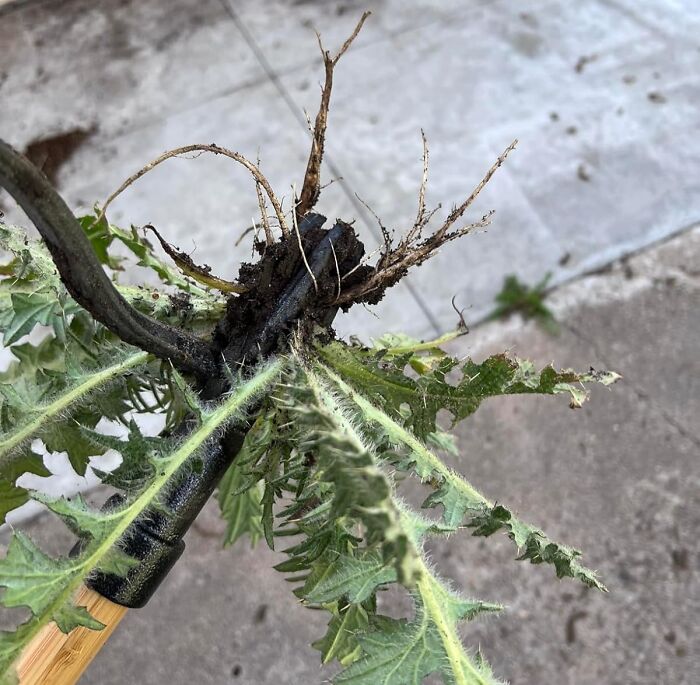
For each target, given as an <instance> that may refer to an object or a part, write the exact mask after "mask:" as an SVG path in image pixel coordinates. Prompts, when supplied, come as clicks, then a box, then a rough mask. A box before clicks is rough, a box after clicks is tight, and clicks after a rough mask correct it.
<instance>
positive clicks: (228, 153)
mask: <svg viewBox="0 0 700 685" xmlns="http://www.w3.org/2000/svg"><path fill="white" fill-rule="evenodd" d="M196 151H199V152H212V153H213V154H215V155H224V156H225V157H229V158H230V159H233V160H234V161H236V162H238V163H239V164H242V165H243V166H244V167H245V168H246V169H248V171H250V173H251V174H252V175H253V177H254V178H255V180H256V182H257V183H259V184H260V185H261V186H262V187H263V188H264V189H265V193H266V194H267V196H268V198H269V199H270V202H271V203H272V206H273V208H274V210H275V214H276V215H277V220H278V221H279V223H280V228H281V229H282V234H283V235H284V236H285V237H287V236H289V226H288V225H287V222H286V220H285V218H284V213H283V212H282V206H281V205H280V203H279V200H278V199H277V197H276V195H275V193H274V191H273V190H272V187H271V186H270V184H269V182H268V180H267V179H266V178H265V176H264V175H263V173H262V171H260V169H259V168H258V167H257V166H256V165H255V164H253V162H251V161H250V160H249V159H247V158H246V157H244V156H243V155H242V154H240V153H239V152H234V151H233V150H228V149H227V148H225V147H219V146H218V145H214V144H211V145H202V144H195V145H186V146H184V147H178V148H175V149H174V150H168V151H167V152H164V153H163V154H162V155H160V157H157V158H156V159H154V160H153V161H152V162H149V163H148V164H146V166H144V167H143V168H141V169H139V171H137V172H136V173H135V174H133V175H131V176H129V178H127V179H126V181H124V183H122V184H121V185H120V186H119V188H117V190H115V191H114V192H113V193H112V194H111V195H110V196H109V197H108V198H107V199H106V200H105V202H104V204H103V205H102V209H101V210H100V213H99V214H98V216H97V223H99V222H100V221H102V219H103V218H104V216H105V212H106V211H107V207H109V205H110V204H111V203H112V202H113V201H114V200H115V199H116V198H117V197H118V196H119V195H121V194H122V193H123V192H124V191H125V190H126V189H127V188H128V187H129V186H130V185H131V184H132V183H135V182H136V181H138V179H140V178H141V177H142V176H144V175H145V174H147V173H148V172H149V171H151V170H152V169H155V167H157V166H158V165H159V164H162V163H163V162H165V161H166V160H167V159H171V158H172V157H179V156H180V155H185V154H187V153H189V152H196Z"/></svg>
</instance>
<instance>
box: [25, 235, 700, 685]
mask: <svg viewBox="0 0 700 685" xmlns="http://www.w3.org/2000/svg"><path fill="white" fill-rule="evenodd" d="M699 260H700V229H695V230H694V231H691V232H689V233H686V234H684V235H683V236H680V237H678V238H675V239H674V240H672V241H670V242H668V243H666V244H664V245H661V246H659V247H656V248H654V249H653V250H649V251H646V252H644V253H641V254H639V255H637V256H634V257H631V258H629V259H626V260H624V261H623V262H618V263H616V264H614V265H612V266H611V267H610V268H609V269H607V270H606V271H605V272H604V273H599V274H594V275H590V276H588V277H587V278H585V279H582V280H580V281H577V282H576V283H572V284H570V285H568V286H565V287H563V288H561V289H559V290H557V291H555V292H554V293H553V294H552V296H551V298H550V303H551V306H552V308H553V309H554V311H555V313H556V316H557V318H558V320H559V321H560V323H561V332H560V334H559V335H558V336H556V337H552V336H550V335H548V334H546V333H544V332H542V331H541V330H540V329H539V328H538V327H537V326H536V325H535V324H531V323H530V324H526V325H524V324H523V323H522V321H519V320H518V319H517V318H513V319H511V320H509V321H507V322H505V323H501V322H498V323H491V324H488V325H484V326H480V327H477V328H476V329H475V330H473V331H472V332H471V333H470V334H469V335H468V336H466V337H464V338H461V339H460V340H458V341H456V342H455V343H453V349H452V352H453V353H455V354H459V355H471V356H473V357H474V358H475V359H480V358H483V357H484V356H485V355H487V354H489V353H492V352H495V351H502V350H503V349H510V350H511V351H513V352H514V353H517V354H519V355H520V356H527V357H529V358H532V359H533V360H535V361H536V362H538V363H540V364H546V363H549V362H554V363H555V364H556V365H558V366H572V367H575V368H587V367H588V366H589V365H590V364H592V365H593V366H595V367H596V368H604V367H606V368H611V369H615V370H617V371H619V372H621V373H622V374H623V375H624V380H623V381H621V382H620V383H618V384H617V385H615V386H613V387H612V388H610V389H605V388H594V390H593V393H592V398H591V400H590V402H589V403H587V404H586V405H584V407H583V408H582V409H579V410H577V411H572V410H570V409H569V408H568V407H567V405H566V402H565V401H564V400H563V399H562V398H539V397H509V398H497V399H493V400H489V401H487V402H486V403H484V405H483V406H482V407H481V408H480V409H479V411H478V412H477V413H476V414H475V415H474V416H473V417H471V418H470V419H469V420H467V421H466V422H464V423H463V424H461V425H460V426H459V428H458V429H457V434H458V437H459V447H460V451H461V454H462V456H461V457H460V458H459V459H456V460H454V463H453V465H454V466H455V468H457V469H459V470H460V471H461V472H463V473H464V474H465V475H466V476H467V477H468V478H469V479H470V481H471V482H472V483H474V484H476V485H477V486H478V487H479V488H480V489H481V490H482V491H483V492H484V493H485V494H486V495H487V496H489V497H491V498H495V499H497V500H498V501H502V502H504V503H507V504H508V505H509V506H512V507H513V508H514V509H515V510H516V511H518V513H519V514H520V516H521V517H522V518H523V519H525V520H527V521H530V522H533V523H536V524H538V525H540V526H541V527H542V528H543V529H544V530H545V531H547V532H548V534H549V535H550V536H551V537H553V538H554V539H557V540H561V541H564V542H566V543H568V544H571V545H574V546H576V547H578V548H580V549H582V550H584V560H585V562H586V563H588V564H589V565H590V566H592V567H594V568H597V569H598V570H599V571H600V574H601V576H602V578H603V580H604V582H605V583H606V584H607V585H608V587H609V588H610V593H609V594H606V595H604V594H602V593H599V592H596V591H592V590H587V589H586V588H584V587H582V586H580V585H579V584H577V583H575V582H573V581H571V580H563V581H557V580H556V578H555V577H554V574H553V572H552V569H551V568H549V567H542V566H531V565H529V564H524V563H521V562H516V561H514V559H513V557H514V554H513V549H512V545H511V543H510V542H509V541H507V540H506V539H505V538H502V537H494V538H489V539H487V540H484V539H477V538H473V537H470V536H468V535H467V534H466V533H465V534H464V535H461V536H454V537H453V538H451V539H450V540H449V541H448V542H447V543H445V544H441V545H440V546H435V547H433V549H432V550H431V552H432V558H433V561H434V564H435V566H436V568H438V569H440V571H441V573H442V574H443V575H445V576H447V577H449V578H451V579H453V580H454V582H455V583H456V584H457V586H459V587H461V588H463V589H464V590H465V592H467V593H468V594H470V595H472V596H475V597H480V598H484V599H488V600H492V601H499V602H503V603H505V604H506V605H507V606H508V609H507V610H506V611H505V612H504V613H503V614H502V615H501V616H500V617H497V618H490V619H488V620H484V621H476V622H474V623H472V624H469V625H467V626H466V627H465V629H464V637H465V640H466V642H467V643H468V644H470V645H472V646H474V647H476V646H477V645H480V646H481V648H482V650H483V651H484V653H485V655H486V656H487V657H488V658H489V659H490V661H491V662H492V663H493V664H494V667H495V670H496V672H497V674H498V675H500V676H501V677H504V678H506V679H508V680H509V682H511V683H512V684H513V685H525V684H529V683H557V684H560V685H594V684H596V685H598V684H600V683H605V684H606V685H631V684H635V685H647V684H648V685H652V684H654V685H655V684H656V683H659V682H663V683H674V685H694V684H695V683H697V682H698V681H699V680H700V655H699V654H698V651H697V645H698V640H699V639H700V634H699V631H698V625H697V615H698V612H699V611H700V558H699V557H698V547H697V530H698V526H700V496H699V492H700V467H699V465H698V457H699V456H700V436H699V435H698V431H697V420H696V419H695V417H696V416H697V412H698V410H699V409H700V403H699V402H698V397H699V396H700V394H699V393H698V378H699V377H700V373H699V372H700V360H699V357H698V350H697V340H698V338H699V336H700V320H699V318H698V316H697V302H698V295H699V292H700V281H699V280H698V275H699V274H698V271H697V264H698V263H700V261H699ZM29 527H30V530H32V531H35V532H36V533H37V534H38V535H39V536H40V538H41V539H44V540H51V541H52V542H53V544H54V545H55V544H56V541H57V540H61V539H62V538H61V532H60V528H61V525H60V524H59V523H56V522H55V521H52V520H51V519H49V518H48V517H43V518H40V519H37V520H35V521H34V522H32V523H31V524H30V526H29ZM222 533H223V526H222V524H221V522H220V521H219V520H218V518H217V513H216V510H215V505H214V504H213V503H210V506H208V507H207V509H206V510H205V511H204V512H203V514H202V515H201V516H200V518H199V519H198V520H197V523H196V525H195V528H194V529H193V530H191V531H190V533H189V535H188V538H187V550H186V552H185V555H184V556H183V558H182V559H181V561H180V562H179V563H178V564H177V566H176V567H175V569H174V570H173V571H172V572H171V574H170V576H169V577H168V578H167V580H166V582H165V583H164V585H163V586H162V587H161V589H160V590H159V592H158V594H157V596H156V597H155V598H154V599H153V600H152V601H151V603H150V604H149V605H148V606H147V607H146V608H144V609H141V610H138V611H136V610H132V611H130V612H129V614H128V615H127V617H126V619H125V620H124V622H123V624H122V625H121V626H120V628H119V630H118V631H117V633H116V634H115V635H114V636H113V637H112V638H111V640H110V642H109V643H108V644H107V646H106V647H105V648H104V649H103V650H102V652H101V653H100V655H99V656H98V658H97V660H96V661H95V662H94V664H93V665H92V666H91V667H90V669H89V671H88V673H87V674H86V676H85V677H84V679H83V682H84V683H86V684H92V683H94V684H95V685H97V684H98V683H99V684H100V685H111V684H113V683H114V684H115V685H116V684H117V683H124V682H143V683H152V684H153V685H157V684H158V683H164V682H168V683H171V685H180V684H182V685H189V683H193V682H197V683H246V684H250V685H263V684H267V683H275V684H276V685H281V684H287V683H289V684H290V685H296V684H297V683H320V682H322V681H323V680H324V678H325V677H327V675H328V673H325V672H321V671H320V670H319V666H318V661H319V660H318V654H317V653H316V652H314V650H312V649H311V648H310V647H309V643H310V642H311V641H312V640H313V639H315V638H316V637H318V636H320V635H321V634H322V631H323V627H324V617H323V616H322V615H321V614H319V613H315V612H309V611H307V610H304V609H303V608H302V607H300V606H298V605H297V602H296V601H295V600H294V598H293V596H292V594H291V592H290V590H289V588H288V587H287V584H286V583H285V581H284V580H283V578H282V577H281V576H280V575H279V574H277V573H276V572H275V571H274V570H273V569H272V565H273V564H274V563H277V562H278V561H280V560H281V559H282V556H281V555H280V554H277V553H272V552H270V551H269V550H267V549H266V548H265V547H264V546H263V545H261V546H259V547H258V548H257V549H254V550H251V549H249V548H248V547H247V546H246V544H245V543H243V544H240V545H239V546H237V547H236V548H234V549H232V550H221V549H220V545H219V540H220V539H221V535H222ZM64 544H66V543H64ZM402 599H403V598H401V597H398V596H396V595H394V594H392V595H391V599H390V600H388V601H386V602H385V603H386V604H387V605H388V606H387V607H386V608H387V610H389V611H391V610H392V608H393V610H394V611H396V610H397V608H400V607H405V602H404V601H402Z"/></svg>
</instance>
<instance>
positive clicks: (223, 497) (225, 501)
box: [217, 458, 263, 547]
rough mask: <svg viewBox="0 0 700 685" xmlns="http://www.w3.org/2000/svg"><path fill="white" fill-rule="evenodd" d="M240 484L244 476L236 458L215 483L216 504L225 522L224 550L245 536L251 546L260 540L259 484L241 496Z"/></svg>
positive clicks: (260, 503) (261, 533)
mask: <svg viewBox="0 0 700 685" xmlns="http://www.w3.org/2000/svg"><path fill="white" fill-rule="evenodd" d="M244 480H245V476H244V474H243V472H242V467H241V464H240V463H239V461H238V458H237V459H235V460H234V462H233V464H231V466H229V468H228V470H227V471H226V473H225V474H224V477H223V478H222V479H221V481H220V482H219V489H218V492H217V500H218V502H219V507H220V509H221V516H222V518H223V519H224V521H226V533H225V535H224V546H225V547H228V546H229V545H232V544H234V543H235V542H236V540H238V538H240V537H242V536H243V535H246V534H247V535H248V536H249V537H250V542H251V545H253V546H254V545H255V544H257V542H258V540H260V538H261V537H262V536H263V528H262V518H263V507H262V497H263V489H262V487H261V486H260V484H256V485H254V486H252V487H250V488H248V489H246V490H245V491H244V492H239V490H240V487H241V485H242V484H243V482H244Z"/></svg>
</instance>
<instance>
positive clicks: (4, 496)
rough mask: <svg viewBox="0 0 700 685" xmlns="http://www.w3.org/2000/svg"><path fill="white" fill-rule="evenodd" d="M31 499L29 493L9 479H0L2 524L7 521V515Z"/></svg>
mask: <svg viewBox="0 0 700 685" xmlns="http://www.w3.org/2000/svg"><path fill="white" fill-rule="evenodd" d="M28 501H29V493H28V492H27V491H26V490H25V489H24V488H21V487H19V486H18V485H15V484H14V483H12V482H11V481H8V480H0V524H2V523H5V517H6V516H7V515H8V514H9V513H10V512H11V511H14V510H15V509H19V507H21V506H22V505H23V504H26V503H27V502H28Z"/></svg>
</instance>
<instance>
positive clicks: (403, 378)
mask: <svg viewBox="0 0 700 685" xmlns="http://www.w3.org/2000/svg"><path fill="white" fill-rule="evenodd" d="M318 350H319V352H320V355H321V357H322V358H323V359H324V360H325V361H326V362H327V363H328V364H329V365H330V366H331V367H332V368H333V370H334V371H336V372H337V373H339V374H341V375H342V376H343V377H344V378H345V379H346V380H347V381H348V382H349V383H350V384H351V385H352V386H353V387H354V388H355V389H356V390H359V391H361V392H364V393H365V394H367V395H368V396H370V397H374V398H377V400H378V401H379V402H381V404H382V408H383V409H384V410H385V411H388V412H389V413H391V414H392V415H393V416H394V417H396V418H402V419H404V420H405V421H406V423H407V424H409V425H410V426H411V428H412V429H413V431H414V432H415V433H416V434H417V435H418V436H419V437H421V438H423V439H425V438H426V436H427V435H428V434H430V433H433V432H435V431H436V430H438V427H437V424H436V418H437V413H438V412H439V411H440V410H441V409H447V410H448V411H449V412H450V413H451V414H452V416H453V422H454V423H456V422H457V421H460V420H462V419H464V418H466V417H467V416H469V415H470V414H472V413H474V412H475V411H476V410H477V409H478V407H479V405H480V404H481V402H482V401H483V400H484V399H485V398H487V397H494V396H496V395H513V394H534V393H536V394H549V395H553V394H560V393H566V394H569V395H570V398H571V406H572V407H579V406H581V404H582V403H583V401H584V400H585V399H586V393H585V391H584V390H583V389H582V388H581V387H578V386H575V385H574V383H583V382H585V381H597V382H600V383H603V384H604V385H609V384H610V383H613V382H614V381H615V380H617V379H618V378H619V375H618V374H614V373H609V372H594V371H591V372H590V373H587V374H579V373H575V372H574V371H560V372H558V371H555V370H554V369H553V368H552V367H551V366H550V367H546V368H544V369H543V370H542V371H541V372H537V371H536V370H535V369H534V367H533V365H532V364H531V363H530V362H527V361H521V360H518V359H511V358H509V357H507V356H506V355H504V354H501V355H495V356H493V357H490V358H488V359H486V360H485V361H484V362H482V363H481V364H477V363H475V362H473V361H471V360H467V361H466V362H465V363H464V364H463V365H462V366H461V369H460V370H461V373H462V378H461V380H460V381H459V382H457V383H455V384H453V383H451V382H449V381H448V380H447V374H449V373H450V372H451V371H453V370H454V369H455V368H458V366H459V364H458V362H457V360H455V359H451V358H449V357H444V358H441V359H440V360H439V361H438V362H437V364H435V365H433V366H432V367H431V368H429V369H428V370H426V372H425V373H423V375H419V376H418V378H416V379H414V378H409V377H408V376H407V375H406V374H405V372H404V369H405V367H406V365H407V364H410V362H411V360H412V359H413V358H414V353H413V352H408V353H407V354H405V355H397V356H394V355H386V354H385V353H384V352H383V351H382V350H378V351H377V350H371V349H367V348H360V347H351V346H348V345H345V344H343V343H341V342H333V343H331V344H329V345H326V346H324V347H320V348H318ZM404 404H405V405H408V407H409V408H410V410H411V414H410V416H409V417H408V418H406V417H405V415H404V413H403V412H402V406H403V405H404Z"/></svg>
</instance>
